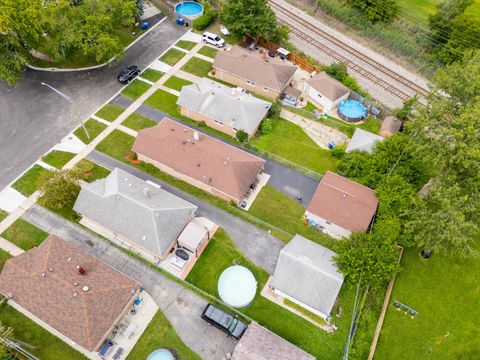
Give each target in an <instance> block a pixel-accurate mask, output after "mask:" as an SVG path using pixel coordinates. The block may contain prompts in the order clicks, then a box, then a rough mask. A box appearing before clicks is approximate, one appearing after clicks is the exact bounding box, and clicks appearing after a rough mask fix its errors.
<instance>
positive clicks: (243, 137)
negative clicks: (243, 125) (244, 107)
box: [235, 130, 248, 143]
mask: <svg viewBox="0 0 480 360" xmlns="http://www.w3.org/2000/svg"><path fill="white" fill-rule="evenodd" d="M235 136H236V138H237V139H238V141H240V142H241V143H244V142H246V141H247V140H248V134H247V133H246V132H245V131H243V130H238V131H237V134H236V135H235Z"/></svg>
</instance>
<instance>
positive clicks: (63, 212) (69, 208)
mask: <svg viewBox="0 0 480 360" xmlns="http://www.w3.org/2000/svg"><path fill="white" fill-rule="evenodd" d="M75 200H76V198H75V199H74V200H73V201H71V202H70V203H69V204H68V205H66V206H65V207H63V208H61V209H54V208H51V207H49V206H47V205H46V204H45V202H44V201H43V198H40V199H38V204H39V205H41V206H43V207H44V208H46V209H48V210H50V211H51V212H53V213H56V214H57V215H60V216H61V217H63V218H65V219H67V220H69V221H71V222H76V223H78V222H79V221H80V215H78V214H77V213H76V212H75V211H74V210H73V205H75Z"/></svg>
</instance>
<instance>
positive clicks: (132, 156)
mask: <svg viewBox="0 0 480 360" xmlns="http://www.w3.org/2000/svg"><path fill="white" fill-rule="evenodd" d="M126 156H127V158H128V159H129V160H133V161H135V160H137V159H138V156H137V153H136V152H135V151H132V150H128V152H127V154H126Z"/></svg>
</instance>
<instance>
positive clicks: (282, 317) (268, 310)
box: [186, 229, 355, 360]
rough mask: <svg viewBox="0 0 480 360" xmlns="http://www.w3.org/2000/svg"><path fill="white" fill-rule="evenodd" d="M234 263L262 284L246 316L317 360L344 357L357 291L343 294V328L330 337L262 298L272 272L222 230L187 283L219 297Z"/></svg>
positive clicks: (351, 290) (206, 250) (344, 288)
mask: <svg viewBox="0 0 480 360" xmlns="http://www.w3.org/2000/svg"><path fill="white" fill-rule="evenodd" d="M233 261H235V262H236V263H237V264H241V265H244V266H246V267H248V268H249V269H250V270H251V271H252V273H253V274H254V276H255V278H256V280H257V282H258V288H257V296H256V297H255V299H254V300H253V302H252V304H251V305H250V306H249V307H247V308H244V309H241V311H242V312H243V313H245V314H246V315H248V316H250V317H251V318H253V319H255V320H256V321H258V323H260V324H261V325H263V326H266V327H267V328H268V329H269V330H271V331H273V332H275V333H276V334H278V335H280V336H281V337H283V338H284V339H286V340H288V341H290V342H291V343H293V344H295V345H297V346H299V347H300V348H302V349H304V350H305V351H307V352H309V353H310V354H312V355H314V356H316V357H317V359H325V360H326V359H339V358H340V356H341V354H342V350H343V346H344V343H345V340H346V338H347V333H348V327H349V324H350V315H349V314H350V313H351V310H352V305H353V298H354V296H355V294H354V291H353V289H350V288H347V287H346V286H344V287H343V289H342V291H341V293H340V304H341V307H342V310H343V314H344V316H342V317H341V318H339V319H337V320H336V322H337V324H338V326H339V329H338V330H337V331H336V332H335V333H333V334H327V333H326V332H325V331H323V330H321V329H319V328H318V327H316V326H314V325H312V324H311V323H310V322H308V321H306V320H304V319H303V318H301V317H299V316H297V315H295V314H293V313H292V312H290V311H288V310H286V309H284V308H282V307H280V306H278V305H276V304H275V303H273V302H271V301H269V300H267V299H265V298H264V297H263V296H261V295H260V291H261V289H262V288H263V287H264V285H265V283H266V281H267V279H268V276H269V275H268V273H267V272H266V271H264V270H262V269H260V268H259V267H257V266H255V265H254V264H252V263H251V262H250V261H249V260H247V259H246V258H245V256H244V255H243V254H242V252H241V251H240V250H239V249H238V248H237V246H236V245H235V243H234V242H233V241H232V240H231V239H230V237H229V236H228V235H227V234H226V233H225V231H224V230H222V229H220V230H219V231H217V233H216V234H215V236H214V237H213V238H212V240H211V241H210V243H209V244H208V245H207V248H206V249H205V251H204V252H203V254H202V256H201V257H200V259H199V260H198V261H197V263H196V264H195V266H194V267H193V269H192V271H191V272H190V274H189V275H188V277H187V279H186V280H187V281H188V282H190V283H192V284H194V285H195V286H197V287H199V288H201V289H203V290H204V291H206V292H208V293H210V294H211V295H214V296H217V297H218V293H217V281H218V279H219V277H220V274H221V273H222V271H223V270H225V269H226V268H227V267H229V266H231V265H232V263H233Z"/></svg>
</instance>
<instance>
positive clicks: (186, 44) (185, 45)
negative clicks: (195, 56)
mask: <svg viewBox="0 0 480 360" xmlns="http://www.w3.org/2000/svg"><path fill="white" fill-rule="evenodd" d="M195 45H197V43H196V42H195V41H188V40H178V41H177V43H176V44H175V46H177V47H179V48H182V49H185V50H192V49H193V48H194V47H195Z"/></svg>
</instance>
